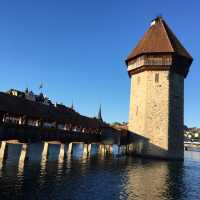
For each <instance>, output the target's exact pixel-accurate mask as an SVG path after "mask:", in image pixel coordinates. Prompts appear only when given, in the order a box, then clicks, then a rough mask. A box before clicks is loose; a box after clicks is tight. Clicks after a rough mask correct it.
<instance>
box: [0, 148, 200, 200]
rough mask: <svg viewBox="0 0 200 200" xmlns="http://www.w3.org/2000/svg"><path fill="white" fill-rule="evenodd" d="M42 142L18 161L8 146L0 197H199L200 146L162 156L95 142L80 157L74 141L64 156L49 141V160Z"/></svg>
mask: <svg viewBox="0 0 200 200" xmlns="http://www.w3.org/2000/svg"><path fill="white" fill-rule="evenodd" d="M41 148H42V147H40V145H38V146H37V145H35V146H34V147H32V149H30V151H29V159H28V160H27V161H26V162H25V164H24V165H19V162H18V160H19V154H20V148H19V145H11V147H10V146H9V148H8V157H7V159H6V161H4V163H2V165H1V167H0V199H69V200H76V199H77V200H90V199H91V200H101V199H103V200H107V199H108V200H109V199H111V200H112V199H113V200H115V199H116V200H117V199H122V200H123V199H130V200H132V199H134V200H143V199H145V200H146V199H147V200H166V199H176V200H177V199H178V200H179V199H181V200H197V199H200V152H186V153H185V161H184V162H166V161H155V160H147V159H139V158H133V157H117V156H116V155H113V156H107V157H103V156H100V155H97V154H96V152H95V151H96V150H95V147H92V155H91V156H90V157H83V156H82V149H81V148H82V147H81V145H76V146H75V151H74V153H73V155H72V156H67V157H66V158H65V159H64V160H63V159H58V153H59V148H58V145H52V146H51V148H50V154H49V157H48V160H42V161H41V159H40V154H41V152H40V150H41Z"/></svg>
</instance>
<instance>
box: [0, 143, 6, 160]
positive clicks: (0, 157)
mask: <svg viewBox="0 0 200 200" xmlns="http://www.w3.org/2000/svg"><path fill="white" fill-rule="evenodd" d="M6 148H7V143H6V141H2V142H1V148H0V160H3V159H4V156H5V151H6Z"/></svg>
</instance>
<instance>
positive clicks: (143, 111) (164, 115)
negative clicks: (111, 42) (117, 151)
mask: <svg viewBox="0 0 200 200" xmlns="http://www.w3.org/2000/svg"><path fill="white" fill-rule="evenodd" d="M192 60H193V59H192V57H191V56H190V54H189V53H188V52H187V50H186V49H185V48H184V47H183V46H182V44H181V43H180V42H179V40H178V39H177V38H176V36H175V35H174V33H173V32H172V31H171V29H170V28H169V27H168V25H167V24H166V22H165V21H164V20H163V19H162V17H157V18H156V19H154V20H153V21H152V22H151V26H150V28H149V30H148V31H147V32H146V33H145V34H144V36H143V38H142V39H141V40H140V41H139V43H138V44H137V46H136V47H135V48H134V49H133V51H132V52H131V54H130V55H129V56H128V58H127V60H126V63H127V66H128V74H129V76H130V78H131V92H130V110H129V123H128V128H129V131H130V132H132V133H133V135H134V136H136V137H135V138H137V139H136V140H134V141H135V152H136V153H137V154H139V155H143V156H153V157H160V158H166V159H183V156H184V133H183V131H184V130H183V128H184V78H186V77H187V74H188V71H189V68H190V65H191V63H192Z"/></svg>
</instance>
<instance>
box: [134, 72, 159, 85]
mask: <svg viewBox="0 0 200 200" xmlns="http://www.w3.org/2000/svg"><path fill="white" fill-rule="evenodd" d="M155 83H159V73H156V74H155ZM137 84H138V85H139V84H140V77H139V76H138V77H137Z"/></svg>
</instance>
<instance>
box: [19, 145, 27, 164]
mask: <svg viewBox="0 0 200 200" xmlns="http://www.w3.org/2000/svg"><path fill="white" fill-rule="evenodd" d="M27 150H28V144H25V143H24V144H22V149H21V153H20V157H19V163H20V162H23V163H24V161H25V159H26V156H27Z"/></svg>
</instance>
